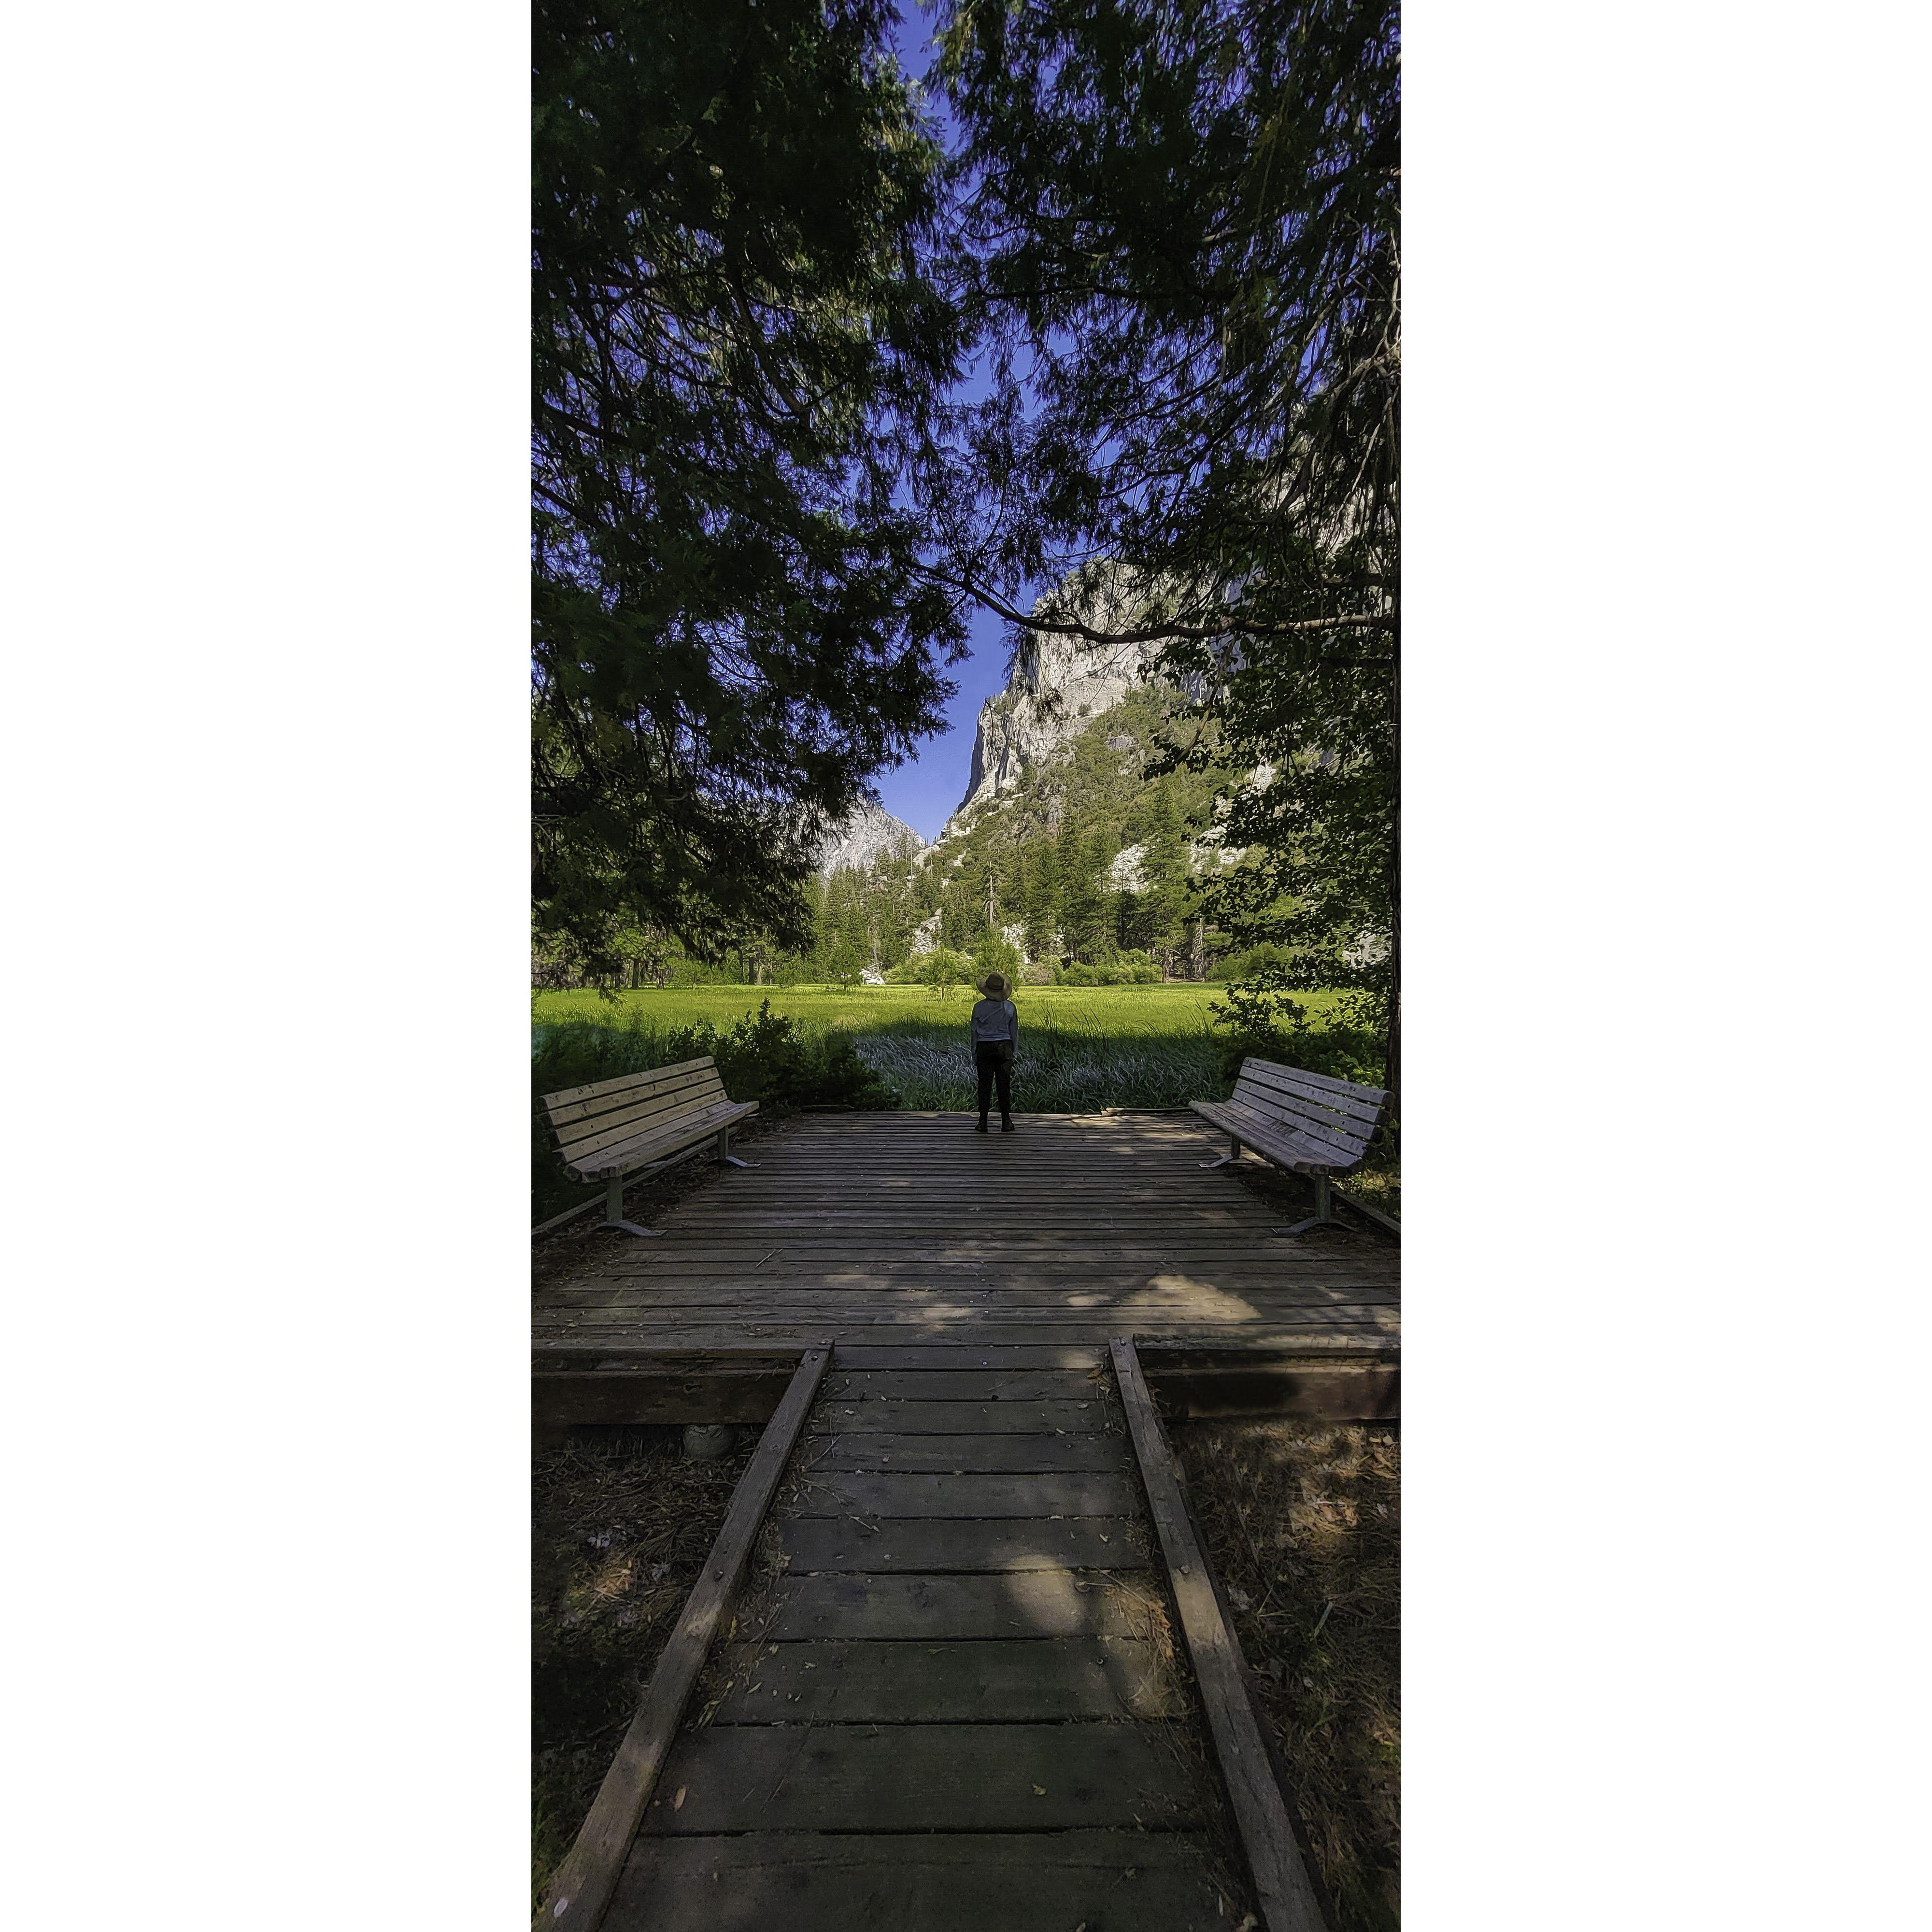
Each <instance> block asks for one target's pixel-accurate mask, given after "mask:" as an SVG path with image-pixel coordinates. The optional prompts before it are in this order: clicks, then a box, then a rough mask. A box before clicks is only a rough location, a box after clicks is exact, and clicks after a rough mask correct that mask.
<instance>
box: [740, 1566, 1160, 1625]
mask: <svg viewBox="0 0 1932 1932" xmlns="http://www.w3.org/2000/svg"><path fill="white" fill-rule="evenodd" d="M1166 1622H1167V1615H1166V1610H1165V1609H1164V1607H1163V1605H1162V1601H1161V1598H1160V1592H1159V1588H1158V1586H1157V1583H1156V1580H1155V1577H1154V1573H1153V1572H1152V1571H1146V1570H1143V1571H1086V1572H1084V1573H1082V1572H1076V1571H1067V1570H1023V1571H1010V1572H1007V1574H1003V1575H1002V1574H980V1575H967V1576H945V1575H921V1576H910V1575H908V1576H879V1575H874V1574H865V1573H862V1572H857V1573H843V1574H841V1573H839V1572H835V1571H827V1572H825V1573H823V1574H819V1575H816V1576H809V1577H783V1578H781V1579H780V1580H779V1581H778V1583H777V1584H775V1586H773V1593H772V1604H771V1606H770V1609H769V1616H768V1617H767V1618H766V1621H765V1622H764V1623H763V1627H762V1628H761V1630H760V1632H759V1634H760V1635H761V1636H762V1637H763V1638H764V1639H765V1640H766V1641H767V1642H771V1643H792V1642H800V1641H803V1640H806V1639H808V1638H814V1637H819V1638H838V1639H841V1640H847V1641H851V1640H861V1639H862V1640H877V1641H880V1642H884V1643H913V1642H917V1643H952V1642H963V1641H967V1640H972V1639H975V1638H986V1639H994V1638H1017V1637H1133V1638H1141V1639H1151V1638H1153V1637H1154V1636H1156V1635H1157V1634H1159V1633H1160V1632H1162V1631H1164V1630H1165V1629H1166Z"/></svg>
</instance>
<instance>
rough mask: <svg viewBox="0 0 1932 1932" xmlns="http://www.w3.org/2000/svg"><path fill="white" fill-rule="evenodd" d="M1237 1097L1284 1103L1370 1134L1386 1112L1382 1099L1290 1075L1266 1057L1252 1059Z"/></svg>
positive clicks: (1264, 1104) (1238, 1085)
mask: <svg viewBox="0 0 1932 1932" xmlns="http://www.w3.org/2000/svg"><path fill="white" fill-rule="evenodd" d="M1235 1097H1236V1098H1237V1099H1244V1100H1250V1101H1251V1102H1252V1103H1254V1104H1256V1105H1257V1106H1262V1107H1263V1108H1268V1107H1275V1106H1281V1107H1286V1108H1287V1109H1290V1110H1291V1111H1292V1112H1295V1114H1297V1115H1307V1117H1308V1118H1311V1119H1313V1120H1317V1121H1340V1122H1342V1123H1343V1124H1345V1125H1346V1127H1348V1129H1349V1130H1350V1131H1351V1132H1353V1133H1358V1134H1360V1135H1361V1136H1364V1138H1366V1137H1367V1136H1368V1135H1369V1134H1370V1133H1373V1131H1374V1129H1375V1125H1376V1121H1378V1119H1379V1118H1380V1117H1381V1114H1382V1103H1380V1102H1379V1101H1376V1100H1367V1099H1358V1098H1357V1097H1355V1096H1353V1095H1350V1094H1331V1093H1329V1092H1328V1091H1325V1089H1323V1088H1318V1087H1315V1086H1313V1085H1310V1083H1309V1082H1307V1081H1304V1080H1302V1079H1298V1078H1293V1079H1292V1078H1289V1076H1285V1075H1284V1074H1283V1073H1280V1071H1279V1070H1277V1069H1276V1068H1275V1067H1271V1066H1270V1065H1269V1064H1268V1062H1266V1061H1253V1060H1251V1061H1248V1062H1247V1064H1245V1065H1244V1067H1242V1069H1241V1077H1240V1078H1239V1079H1238V1080H1236V1082H1235Z"/></svg>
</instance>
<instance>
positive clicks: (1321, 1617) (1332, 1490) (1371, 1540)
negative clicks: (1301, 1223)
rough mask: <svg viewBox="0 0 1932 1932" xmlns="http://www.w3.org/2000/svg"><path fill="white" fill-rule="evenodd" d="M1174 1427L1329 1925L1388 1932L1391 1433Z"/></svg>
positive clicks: (1393, 1626)
mask: <svg viewBox="0 0 1932 1932" xmlns="http://www.w3.org/2000/svg"><path fill="white" fill-rule="evenodd" d="M1172 1434H1173V1439H1174V1446H1175V1454H1177V1455H1178V1457H1179V1458H1180V1460H1181V1466H1182V1468H1183V1469H1184V1472H1185V1474H1186V1476H1187V1484H1188V1490H1189V1500H1190V1505H1191V1507H1192V1508H1193V1511H1194V1514H1195V1516H1196V1520H1197V1521H1198V1523H1199V1526H1200V1529H1201V1533H1202V1535H1203V1537H1204V1538H1205V1539H1206V1541H1207V1544H1208V1556H1209V1558H1210V1559H1211V1561H1212V1562H1213V1564H1214V1569H1215V1573H1216V1575H1217V1577H1218V1578H1219V1579H1220V1583H1221V1585H1222V1587H1223V1589H1224V1591H1225V1592H1226V1595H1227V1598H1228V1600H1229V1605H1230V1607H1232V1610H1233V1612H1234V1615H1235V1628H1236V1629H1237V1631H1238V1633H1239V1635H1240V1638H1241V1649H1242V1652H1243V1655H1244V1656H1245V1657H1246V1658H1247V1661H1248V1664H1250V1667H1251V1668H1252V1670H1253V1682H1254V1684H1255V1687H1256V1693H1257V1695H1258V1697H1259V1701H1260V1703H1261V1706H1262V1712H1263V1714H1264V1716H1265V1719H1266V1720H1267V1721H1268V1724H1269V1726H1270V1727H1271V1731H1272V1733H1273V1737H1274V1742H1275V1743H1276V1745H1277V1747H1278V1748H1279V1751H1280V1757H1281V1759H1282V1760H1283V1766H1284V1768H1285V1769H1286V1773H1287V1778H1288V1784H1289V1796H1290V1799H1291V1802H1292V1807H1293V1808H1294V1810H1295V1813H1296V1814H1297V1815H1298V1818H1299V1820H1300V1821H1301V1826H1302V1829H1303V1831H1304V1833H1305V1835H1306V1849H1307V1850H1308V1851H1309V1852H1310V1854H1311V1855H1312V1857H1313V1861H1314V1864H1315V1867H1316V1873H1317V1876H1318V1881H1319V1883H1320V1884H1321V1885H1322V1886H1323V1887H1324V1888H1325V1890H1326V1891H1327V1893H1328V1898H1329V1900H1330V1903H1331V1908H1332V1909H1333V1912H1334V1921H1335V1924H1336V1926H1337V1932H1394V1928H1395V1927H1397V1925H1399V1924H1400V1845H1401V1837H1400V1833H1401V1822H1400V1819H1401V1814H1400V1766H1401V1757H1400V1739H1401V1732H1400V1715H1399V1714H1400V1681H1401V1679H1400V1673H1401V1650H1400V1624H1399V1616H1398V1613H1399V1605H1400V1594H1399V1592H1400V1538H1401V1486H1400V1475H1401V1453H1400V1438H1399V1433H1398V1431H1397V1430H1396V1429H1394V1427H1387V1426H1375V1427H1345V1426H1342V1425H1338V1424H1320V1423H1304V1422H1286V1421H1283V1422H1274V1421H1268V1422H1194V1423H1182V1424H1178V1425H1177V1426H1175V1427H1174V1429H1173V1431H1172Z"/></svg>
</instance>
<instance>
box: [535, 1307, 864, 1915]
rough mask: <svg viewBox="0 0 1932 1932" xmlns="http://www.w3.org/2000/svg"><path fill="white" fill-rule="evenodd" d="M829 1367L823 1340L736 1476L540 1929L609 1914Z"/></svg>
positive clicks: (552, 1887)
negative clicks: (694, 1693) (708, 1547)
mask: <svg viewBox="0 0 1932 1932" xmlns="http://www.w3.org/2000/svg"><path fill="white" fill-rule="evenodd" d="M831 1360H832V1343H830V1341H829V1340H826V1341H824V1342H821V1343H818V1344H817V1345H816V1346H814V1347H812V1348H810V1349H807V1350H806V1351H805V1354H804V1355H803V1357H802V1359H801V1360H800V1361H799V1365H798V1367H797V1369H796V1370H795V1371H794V1372H793V1376H792V1380H791V1386H790V1388H788V1389H787V1390H786V1391H785V1394H784V1400H782V1401H781V1403H779V1404H778V1409H777V1410H776V1412H775V1413H774V1415H772V1419H771V1421H769V1422H768V1423H767V1424H766V1425H765V1433H764V1434H763V1436H761V1437H760V1439H759V1442H758V1446H757V1449H756V1451H754V1452H753V1454H752V1457H751V1462H750V1463H748V1465H747V1466H746V1468H745V1473H744V1475H742V1476H741V1477H739V1479H738V1487H737V1488H736V1490H734V1491H733V1493H732V1496H731V1507H730V1511H729V1513H728V1514H727V1515H726V1517H725V1519H724V1528H723V1529H721V1530H720V1531H719V1532H718V1540H717V1541H716V1542H715V1543H714V1544H712V1546H711V1554H710V1556H709V1557H708V1558H707V1559H706V1562H705V1565H704V1570H703V1574H702V1575H701V1576H700V1577H699V1578H698V1580H697V1583H696V1584H695V1585H694V1586H693V1587H692V1589H691V1595H690V1596H689V1597H688V1598H686V1599H685V1606H684V1610H683V1613H682V1615H681V1616H679V1619H678V1621H677V1623H676V1626H675V1627H674V1628H673V1630H672V1632H671V1634H670V1638H669V1640H667V1642H666V1643H665V1645H664V1649H663V1650H662V1651H661V1652H660V1653H659V1655H658V1661H657V1664H656V1667H655V1669H654V1670H652V1673H651V1676H650V1682H649V1683H648V1684H647V1685H646V1686H645V1687H644V1695H643V1702H642V1703H640V1705H639V1706H638V1707H637V1715H636V1716H635V1717H634V1718H632V1719H631V1726H630V1729H629V1730H627V1731H626V1732H625V1733H624V1740H623V1742H622V1744H620V1745H619V1746H618V1747H617V1754H616V1757H615V1758H614V1759H613V1760H612V1761H611V1765H610V1769H609V1771H607V1772H606V1773H605V1774H604V1782H603V1784H602V1785H601V1787H599V1789H598V1793H597V1796H596V1798H595V1800H594V1801H593V1802H592V1805H591V1807H590V1813H589V1817H586V1819H585V1820H584V1821H583V1829H581V1830H580V1832H578V1833H577V1839H576V1842H575V1843H574V1844H572V1845H571V1848H570V1849H569V1851H568V1853H566V1854H565V1857H564V1860H563V1862H562V1864H560V1865H559V1866H558V1867H557V1869H556V1873H555V1874H554V1875H553V1877H552V1878H551V1879H550V1884H549V1885H548V1886H547V1888H546V1889H545V1893H544V1917H543V1921H542V1922H543V1923H544V1924H546V1925H549V1926H553V1927H556V1928H557V1932H596V1927H597V1926H598V1924H599V1922H600V1921H601V1920H602V1918H603V1916H604V1912H605V1911H606V1910H607V1909H608V1907H609V1905H610V1899H611V1895H612V1894H613V1893H614V1892H615V1891H616V1887H617V1879H618V1877H619V1874H620V1873H622V1870H623V1868H624V1861H625V1859H626V1858H628V1856H629V1855H630V1849H631V1840H632V1839H633V1838H635V1837H636V1836H637V1826H638V1825H639V1823H640V1821H641V1820H642V1819H643V1815H644V1811H645V1808H646V1807H647V1806H648V1805H649V1803H650V1799H651V1793H652V1790H654V1789H655V1787H656V1784H657V1781H658V1773H659V1772H661V1771H662V1769H664V1760H665V1759H666V1758H667V1757H668V1756H669V1755H670V1748H671V1744H672V1742H673V1739H675V1738H676V1735H677V1727H678V1726H679V1724H681V1723H682V1722H683V1720H684V1713H685V1707H686V1706H687V1705H688V1703H690V1701H691V1691H692V1690H693V1689H694V1688H695V1686H696V1685H697V1678H698V1673H700V1671H701V1670H703V1667H704V1660H705V1658H706V1656H707V1655H709V1652H710V1649H711V1646H712V1641H713V1640H714V1639H715V1637H716V1636H717V1634H718V1626H719V1625H720V1624H721V1622H723V1621H724V1617H725V1616H726V1614H727V1612H728V1611H729V1610H730V1607H731V1604H732V1601H733V1598H735V1597H736V1595H737V1592H738V1587H739V1584H740V1583H742V1581H743V1580H744V1574H745V1565H746V1564H747V1563H748V1562H749V1561H750V1559H751V1550H752V1546H753V1545H754V1544H755V1543H756V1542H757V1535H758V1532H759V1530H760V1528H761V1527H762V1526H763V1523H764V1520H765V1515H766V1511H768V1510H769V1508H771V1504H772V1498H773V1497H774V1496H775V1495H776V1494H777V1493H778V1482H779V1480H780V1478H781V1477H782V1476H783V1475H784V1472H785V1469H786V1466H787V1464H789V1463H790V1460H791V1455H792V1451H793V1449H794V1448H796V1445H797V1442H798V1439H799V1433H800V1431H801V1430H802V1429H803V1428H804V1427H805V1416H806V1415H807V1414H808V1412H809V1411H810V1409H811V1405H812V1403H813V1401H814V1399H815V1398H816V1397H817V1394H818V1385H819V1382H820V1379H822V1378H823V1375H824V1373H825V1370H826V1364H828V1363H829V1362H830V1361H831Z"/></svg>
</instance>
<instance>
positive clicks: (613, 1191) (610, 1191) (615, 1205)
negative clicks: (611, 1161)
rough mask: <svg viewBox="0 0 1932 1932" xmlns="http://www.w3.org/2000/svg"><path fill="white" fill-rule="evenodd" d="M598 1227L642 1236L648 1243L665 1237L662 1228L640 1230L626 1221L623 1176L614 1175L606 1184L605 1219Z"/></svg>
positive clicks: (632, 1222) (623, 1233)
mask: <svg viewBox="0 0 1932 1932" xmlns="http://www.w3.org/2000/svg"><path fill="white" fill-rule="evenodd" d="M598 1225H599V1226H601V1227H605V1228H615V1229H616V1230H617V1232H619V1234H622V1235H640V1236H641V1237H642V1238H643V1239H644V1240H645V1241H658V1240H661V1238H663V1235H664V1230H663V1229H661V1228H640V1227H639V1226H637V1223H636V1222H634V1221H627V1220H625V1219H624V1177H623V1176H622V1175H621V1174H613V1175H611V1177H610V1180H609V1181H608V1182H607V1184H605V1187H604V1219H603V1220H602V1221H601V1223H599V1224H598Z"/></svg>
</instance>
